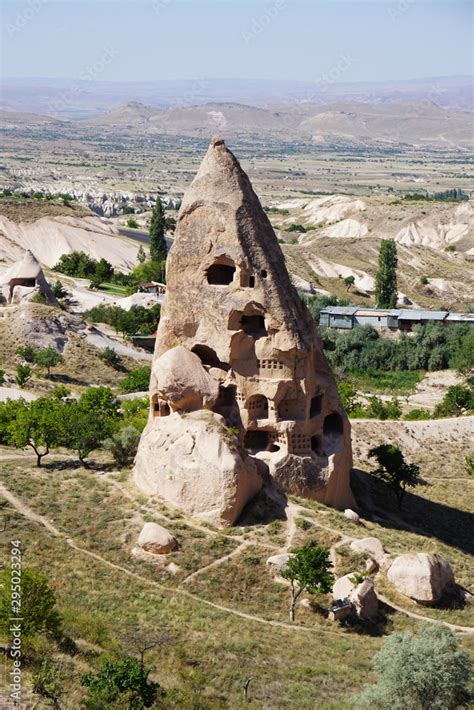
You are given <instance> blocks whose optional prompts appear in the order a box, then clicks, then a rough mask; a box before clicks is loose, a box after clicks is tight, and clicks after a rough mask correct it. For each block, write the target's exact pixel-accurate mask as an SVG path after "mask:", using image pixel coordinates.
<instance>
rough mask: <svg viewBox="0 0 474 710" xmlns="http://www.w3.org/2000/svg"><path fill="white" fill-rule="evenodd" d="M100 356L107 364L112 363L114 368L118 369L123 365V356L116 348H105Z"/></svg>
mask: <svg viewBox="0 0 474 710" xmlns="http://www.w3.org/2000/svg"><path fill="white" fill-rule="evenodd" d="M99 357H100V359H101V360H103V362H105V363H106V365H110V366H111V367H113V368H114V369H116V370H118V369H120V367H121V365H122V358H121V357H120V355H119V354H118V353H117V351H116V350H115V348H109V347H107V348H104V349H103V350H102V351H101V352H100V353H99Z"/></svg>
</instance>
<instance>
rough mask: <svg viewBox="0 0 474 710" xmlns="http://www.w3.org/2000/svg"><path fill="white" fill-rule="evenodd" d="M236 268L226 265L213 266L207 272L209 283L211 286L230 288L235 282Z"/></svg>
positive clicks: (227, 263)
mask: <svg viewBox="0 0 474 710" xmlns="http://www.w3.org/2000/svg"><path fill="white" fill-rule="evenodd" d="M234 274H235V266H234V264H233V263H232V262H231V261H230V260H229V261H228V262H226V263H218V264H212V265H211V266H210V267H209V268H208V270H207V283H208V284H211V286H228V285H229V284H231V283H232V281H233V280H234Z"/></svg>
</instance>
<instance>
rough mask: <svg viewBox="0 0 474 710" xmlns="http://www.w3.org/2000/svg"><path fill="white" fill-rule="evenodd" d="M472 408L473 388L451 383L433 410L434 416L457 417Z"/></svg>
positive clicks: (473, 406)
mask: <svg viewBox="0 0 474 710" xmlns="http://www.w3.org/2000/svg"><path fill="white" fill-rule="evenodd" d="M473 409H474V388H473V387H464V386H463V385H452V386H451V387H448V391H447V392H446V394H445V395H444V397H443V400H442V401H441V402H439V403H438V404H437V405H436V407H435V410H434V416H435V417H459V416H461V414H463V413H464V412H470V411H472V410H473Z"/></svg>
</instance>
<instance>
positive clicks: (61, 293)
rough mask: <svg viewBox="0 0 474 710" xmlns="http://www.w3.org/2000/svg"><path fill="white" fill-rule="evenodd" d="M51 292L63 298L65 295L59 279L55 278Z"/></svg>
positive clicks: (65, 292)
mask: <svg viewBox="0 0 474 710" xmlns="http://www.w3.org/2000/svg"><path fill="white" fill-rule="evenodd" d="M53 294H54V295H55V296H56V298H64V297H65V296H67V291H66V289H65V288H64V286H63V284H62V282H61V281H59V279H57V280H56V282H55V284H54V285H53Z"/></svg>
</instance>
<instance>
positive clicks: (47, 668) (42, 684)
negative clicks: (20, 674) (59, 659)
mask: <svg viewBox="0 0 474 710" xmlns="http://www.w3.org/2000/svg"><path fill="white" fill-rule="evenodd" d="M32 681H33V691H34V692H35V693H36V694H37V695H41V696H43V698H47V699H48V700H51V701H52V703H53V707H54V708H55V709H56V710H61V705H60V703H59V700H60V698H61V695H62V694H63V689H62V687H61V671H60V667H59V666H58V665H57V664H54V663H51V661H50V660H48V659H47V658H46V659H44V661H43V662H42V664H41V665H40V667H39V668H38V669H37V670H36V671H35V672H34V673H33V677H32Z"/></svg>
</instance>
